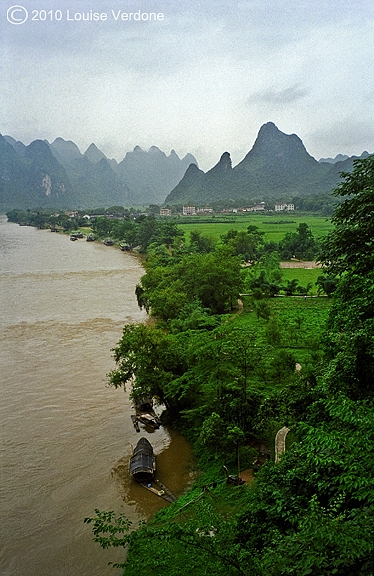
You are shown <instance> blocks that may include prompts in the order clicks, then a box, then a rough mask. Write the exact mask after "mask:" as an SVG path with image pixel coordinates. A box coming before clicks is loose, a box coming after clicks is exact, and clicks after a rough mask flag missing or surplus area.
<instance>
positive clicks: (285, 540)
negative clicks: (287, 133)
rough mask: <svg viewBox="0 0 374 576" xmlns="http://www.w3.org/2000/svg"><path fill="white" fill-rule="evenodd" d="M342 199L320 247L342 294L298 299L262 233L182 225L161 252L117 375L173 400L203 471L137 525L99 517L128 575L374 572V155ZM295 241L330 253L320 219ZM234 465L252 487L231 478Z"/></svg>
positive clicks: (101, 531)
mask: <svg viewBox="0 0 374 576" xmlns="http://www.w3.org/2000/svg"><path fill="white" fill-rule="evenodd" d="M336 194H337V195H339V196H341V197H342V198H343V202H342V203H341V204H340V206H339V207H338V208H337V209H336V211H335V214H334V216H333V219H332V223H333V226H334V227H333V229H332V230H331V232H330V233H329V234H328V236H327V237H326V238H325V239H323V240H321V241H320V243H319V250H321V256H320V258H321V261H322V262H323V264H324V278H325V282H320V288H321V289H322V287H323V286H325V287H326V289H327V286H328V282H327V279H329V280H331V279H335V285H334V288H335V290H334V291H331V292H330V291H329V290H328V289H327V290H328V292H329V293H330V295H331V298H326V297H325V296H324V297H323V296H321V297H319V298H318V297H315V298H308V297H307V296H306V293H305V292H304V296H303V295H302V291H301V292H300V295H299V296H298V297H295V296H287V294H289V293H291V294H292V287H290V286H289V285H286V284H284V283H282V276H281V269H280V267H279V254H278V253H277V252H274V251H273V252H272V251H270V250H269V251H268V250H265V249H264V246H265V245H264V243H263V236H262V234H261V231H259V230H258V229H255V228H251V229H250V230H248V229H247V231H246V232H245V234H244V235H241V236H239V232H237V231H236V233H231V234H229V233H226V235H225V236H224V237H223V238H222V239H221V241H220V242H219V243H217V244H216V245H212V242H211V240H209V239H205V238H204V237H203V236H201V235H199V234H196V233H195V235H193V234H192V235H191V236H190V240H189V242H188V243H186V242H183V237H182V236H181V234H180V231H178V229H177V228H175V229H174V230H172V229H171V228H169V235H168V236H167V241H165V238H164V240H163V242H160V241H154V242H152V243H148V245H147V257H146V260H145V271H146V274H145V275H144V276H143V278H142V280H141V283H140V284H139V286H138V287H137V291H136V292H137V297H138V302H139V305H140V306H144V307H145V308H146V309H147V310H148V311H149V314H150V315H152V316H153V317H154V319H155V323H154V324H153V325H152V326H151V325H149V324H147V325H143V324H142V325H128V326H125V327H124V330H123V335H122V338H121V340H120V342H119V343H118V346H117V347H116V349H115V351H114V356H115V361H116V368H115V370H113V372H112V374H111V375H110V381H111V383H112V385H114V386H116V387H117V386H122V385H124V384H125V383H126V382H127V381H128V380H129V379H133V380H134V382H135V385H134V387H133V396H134V398H136V397H137V396H138V395H139V396H140V395H144V394H147V395H148V394H150V395H152V396H154V397H156V398H158V399H159V401H160V402H161V403H162V404H164V406H165V408H166V410H165V412H164V414H163V421H164V423H165V424H166V423H168V424H169V425H172V426H175V427H177V428H178V429H179V430H180V431H182V432H183V433H184V434H185V435H186V436H187V437H188V438H189V439H190V441H191V442H192V443H193V445H194V449H195V453H196V455H197V457H198V458H199V465H200V470H201V474H200V477H199V478H198V480H197V481H196V483H195V485H194V487H193V488H192V490H190V491H189V492H188V493H186V494H185V495H184V496H183V497H182V498H180V499H179V500H178V501H177V502H175V503H173V504H172V505H171V506H170V507H169V508H167V509H164V510H163V511H162V512H160V513H158V514H157V515H156V517H155V518H154V519H153V520H152V521H150V522H149V523H148V524H143V525H141V526H140V527H138V528H137V529H134V528H135V527H132V526H131V523H130V522H129V521H128V520H127V519H126V518H124V517H123V516H118V517H116V516H115V515H114V514H113V512H102V511H100V510H97V511H96V515H95V516H94V517H93V518H88V519H86V522H88V523H90V524H92V525H93V533H94V538H95V539H96V540H97V541H98V542H99V543H100V544H101V545H102V546H104V547H108V546H123V547H124V548H125V549H127V550H128V554H127V558H126V561H124V564H123V567H124V570H125V572H124V574H125V576H133V575H135V574H139V573H141V574H145V573H154V574H163V575H166V576H177V575H178V576H179V575H187V574H191V573H192V574H196V575H197V576H207V575H208V574H209V575H211V574H213V573H214V574H217V575H222V576H223V575H225V576H227V575H229V576H231V575H232V576H234V575H235V576H237V575H241V576H269V575H270V576H281V575H295V576H303V575H305V576H306V575H308V574H313V575H316V576H330V575H331V574H337V575H340V576H350V575H353V574H355V575H359V576H369V575H371V574H373V541H374V506H373V504H374V490H373V488H374V480H373V478H374V442H373V440H374V388H373V377H374V339H373V333H374V331H373V328H374V304H373V303H374V299H373V290H374V288H373V287H374V250H373V242H374V229H373V226H374V224H373V222H374V220H373V218H372V217H371V216H372V214H373V212H374V157H373V156H371V157H369V158H368V159H366V160H359V161H356V162H355V167H354V170H353V172H352V173H347V174H345V175H344V180H343V182H342V183H341V185H340V186H339V187H338V188H337V190H336ZM289 234H291V236H287V235H286V236H285V238H283V240H281V242H280V249H284V250H286V249H287V247H290V246H292V247H293V248H295V246H296V244H295V241H296V240H297V241H298V244H297V246H296V247H297V249H299V250H301V249H302V250H307V251H308V250H310V249H312V248H313V249H315V239H314V237H313V235H311V234H310V230H309V227H308V225H307V224H306V223H304V226H302V225H301V224H300V225H299V226H298V228H297V230H296V232H293V233H291V232H289ZM238 236H239V237H238ZM158 238H159V239H160V235H159V236H158ZM243 246H246V249H248V251H250V252H251V254H250V256H251V258H250V259H251V262H252V264H251V266H243V265H242V264H243V251H239V247H243ZM280 293H281V294H283V295H282V296H277V294H280ZM243 294H245V296H241V297H240V295H243ZM238 300H241V302H242V304H243V306H242V305H241V302H238ZM299 365H301V369H297V368H300V366H299ZM283 426H287V427H288V428H290V430H291V432H290V438H289V442H288V444H287V450H286V452H285V453H284V454H283V456H282V457H281V459H280V461H279V462H275V461H274V452H273V441H274V435H275V432H276V431H277V430H278V429H279V428H281V427H283ZM223 466H226V467H227V469H228V472H229V473H230V474H231V475H232V476H236V475H239V476H240V474H241V473H242V472H244V471H246V472H247V473H248V471H249V470H251V471H252V472H251V475H249V476H248V474H247V478H253V480H252V481H251V482H249V483H247V484H240V485H233V484H232V483H230V482H226V481H225V477H224V474H223V468H222V467H223Z"/></svg>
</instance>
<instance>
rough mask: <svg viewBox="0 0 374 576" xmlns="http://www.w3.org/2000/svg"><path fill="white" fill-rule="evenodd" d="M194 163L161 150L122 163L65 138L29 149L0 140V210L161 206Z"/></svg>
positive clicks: (136, 152)
mask: <svg viewBox="0 0 374 576" xmlns="http://www.w3.org/2000/svg"><path fill="white" fill-rule="evenodd" d="M191 163H196V164H197V161H196V159H195V157H194V156H193V155H192V154H187V155H186V156H185V157H184V158H182V159H181V158H179V156H178V155H177V154H176V152H175V151H174V150H172V151H171V153H170V155H169V156H167V155H166V154H165V153H164V152H162V151H161V150H160V149H159V148H157V147H156V146H152V147H151V148H150V149H149V150H148V152H146V151H144V150H142V149H141V148H140V147H139V146H136V147H135V148H134V150H133V152H127V154H126V155H125V157H124V158H123V160H122V161H121V162H119V163H118V162H116V160H114V159H108V158H107V157H106V156H105V154H104V153H103V152H101V150H99V149H98V148H97V147H96V146H95V144H91V145H90V146H89V147H88V149H87V150H86V152H85V153H84V154H82V153H81V152H80V150H79V148H78V146H77V145H76V144H75V143H74V142H72V141H69V140H68V141H67V140H64V139H63V138H57V139H56V140H55V141H54V142H52V143H51V144H50V143H49V142H48V141H46V140H35V141H34V142H31V144H29V146H25V145H24V144H23V143H22V142H19V141H16V140H15V139H14V138H12V137H11V136H1V135H0V210H1V211H5V210H10V209H12V208H23V209H27V208H35V207H48V206H50V207H56V208H76V209H79V208H84V209H89V208H97V207H101V206H102V207H106V206H127V207H129V206H142V205H144V206H148V205H149V204H162V203H163V201H164V200H165V197H166V196H167V195H168V193H169V192H170V191H171V190H172V189H173V188H174V187H175V186H176V185H177V184H178V182H179V181H180V180H181V178H182V177H183V175H184V173H185V172H186V170H187V168H188V166H189V165H190V164H191Z"/></svg>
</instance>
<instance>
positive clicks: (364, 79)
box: [0, 0, 374, 170]
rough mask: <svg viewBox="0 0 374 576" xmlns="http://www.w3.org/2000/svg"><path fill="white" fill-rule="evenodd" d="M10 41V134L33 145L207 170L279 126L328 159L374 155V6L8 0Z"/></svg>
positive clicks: (5, 84) (366, 1)
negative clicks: (189, 161) (58, 142)
mask: <svg viewBox="0 0 374 576" xmlns="http://www.w3.org/2000/svg"><path fill="white" fill-rule="evenodd" d="M18 2H19V3H20V4H18ZM14 6H16V8H14ZM139 11H140V12H139ZM94 13H102V15H101V18H102V19H101V20H99V21H96V20H94V19H92V20H88V21H86V20H83V19H84V18H87V16H88V17H90V18H91V17H92V18H94V17H95V15H94ZM122 13H127V20H126V19H122ZM130 13H133V14H132V16H130ZM150 13H155V14H158V20H156V21H153V20H152V21H150V20H149V18H150ZM134 14H135V15H136V16H135V18H141V19H140V20H137V19H135V20H134ZM26 16H27V20H26V21H25V22H23V20H24V19H25V18H26ZM124 18H126V16H124ZM130 18H131V20H130ZM11 21H13V22H16V23H15V24H14V23H11ZM22 22H23V23H22ZM0 32H1V37H2V50H3V55H2V63H3V66H4V69H3V70H1V91H0V93H1V119H0V132H1V133H2V134H4V135H5V134H9V135H11V136H13V137H14V138H16V139H18V140H21V141H22V142H24V143H25V144H29V143H30V142H31V141H32V140H35V139H36V138H42V139H44V138H45V139H47V140H49V141H50V142H51V141H53V140H54V139H55V138H57V137H59V136H61V137H62V138H64V139H66V140H73V141H74V142H75V143H76V144H77V145H78V146H79V148H80V149H81V151H82V152H84V151H85V150H86V148H87V147H88V146H89V145H90V143H91V142H94V143H95V144H96V145H97V146H98V147H99V148H100V149H101V150H102V151H103V152H104V153H105V154H106V155H107V156H109V157H114V158H116V159H117V160H121V159H122V158H123V156H124V155H125V153H126V152H127V151H129V150H132V149H133V148H134V147H135V146H136V145H140V146H141V147H142V148H144V149H146V150H147V149H148V148H150V146H152V145H155V146H158V147H159V148H161V150H163V151H164V152H166V153H167V154H169V153H170V150H171V149H173V148H174V149H175V151H176V152H177V154H178V155H179V156H181V157H182V156H184V155H185V154H186V153H187V152H191V153H193V154H194V155H195V156H196V158H197V160H198V161H199V165H200V167H201V168H202V169H203V170H207V169H209V168H211V167H212V166H213V165H214V164H216V163H217V161H218V160H219V158H220V156H221V154H222V153H223V152H225V151H228V152H230V153H231V157H232V159H233V164H234V165H235V164H237V163H238V162H239V161H240V160H241V159H242V158H243V157H244V155H245V154H246V153H247V152H248V151H249V150H250V149H251V147H252V145H253V143H254V140H255V138H256V135H257V133H258V130H259V129H260V127H261V125H262V124H264V123H265V122H268V121H272V122H275V124H276V125H277V126H278V128H279V129H280V130H282V131H283V132H286V133H287V134H291V133H296V134H297V135H298V136H300V138H301V139H302V140H303V142H304V144H305V146H306V148H307V150H308V152H309V153H310V154H312V155H313V156H314V157H316V158H317V159H319V158H320V157H321V156H335V155H336V154H338V153H343V154H349V155H353V154H356V155H359V154H361V152H363V151H364V150H368V151H369V152H374V2H373V0H243V1H238V2H233V1H231V2H229V1H227V0H205V1H204V0H202V1H200V2H197V1H194V2H193V1H191V0H185V1H183V0H180V1H178V2H174V1H172V0H122V1H118V0H2V2H1V8H0Z"/></svg>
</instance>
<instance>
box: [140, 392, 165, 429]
mask: <svg viewBox="0 0 374 576" xmlns="http://www.w3.org/2000/svg"><path fill="white" fill-rule="evenodd" d="M135 410H136V419H137V420H138V421H139V422H141V423H142V424H145V425H149V426H152V428H155V429H156V430H157V429H158V428H160V426H161V422H160V420H159V419H158V417H157V414H156V412H155V411H154V410H153V400H152V398H151V397H150V396H141V397H140V398H137V399H136V400H135Z"/></svg>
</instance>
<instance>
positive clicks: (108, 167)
mask: <svg viewBox="0 0 374 576" xmlns="http://www.w3.org/2000/svg"><path fill="white" fill-rule="evenodd" d="M366 156H368V152H364V153H363V154H362V155H361V157H366ZM354 158H356V157H345V156H342V155H338V156H337V157H336V158H335V159H332V158H324V159H321V160H320V162H318V161H317V160H315V159H314V158H313V157H312V156H310V155H309V154H308V152H307V151H306V149H305V146H304V144H303V143H302V141H301V139H300V138H299V137H298V136H296V134H292V135H287V134H284V133H283V132H281V131H280V130H279V129H278V128H277V127H276V126H275V124H273V123H272V122H268V123H267V124H264V125H263V126H262V127H261V129H260V131H259V133H258V136H257V138H256V141H255V143H254V145H253V147H252V149H251V150H250V151H249V152H248V154H247V155H246V156H245V158H244V159H243V160H242V161H241V162H240V163H239V164H238V165H237V166H235V167H234V168H233V167H232V163H231V158H230V154H229V153H228V152H224V153H223V154H222V156H221V158H220V160H219V162H218V163H217V164H216V165H215V166H214V167H213V168H212V169H211V170H209V171H208V172H203V171H202V170H200V169H199V167H198V163H197V161H196V159H195V158H194V156H193V155H192V154H187V155H186V156H185V157H184V158H182V159H181V158H179V156H178V155H177V154H176V152H175V151H174V150H172V151H171V153H170V155H169V156H167V155H166V154H165V153H164V152H162V151H161V150H160V149H159V148H157V147H156V146H152V147H151V148H150V149H149V150H148V151H144V150H142V149H141V148H140V147H139V146H136V147H135V148H134V150H133V151H132V152H127V154H126V155H125V157H124V158H123V160H122V161H121V162H119V163H118V162H117V161H116V160H114V159H108V158H107V157H106V156H105V154H104V153H103V152H101V150H99V149H98V148H97V147H96V146H95V144H91V145H90V146H89V147H88V149H87V150H86V151H85V152H84V154H82V153H81V152H80V150H79V148H78V146H77V145H76V144H75V143H74V142H72V141H67V140H64V139H63V138H57V139H56V140H55V141H54V142H52V143H49V142H48V141H46V140H35V141H34V142H31V144H29V145H28V146H25V145H24V144H23V143H22V142H19V141H16V140H15V139H14V138H12V137H11V136H1V135H0V211H2V212H4V211H7V210H10V209H12V208H22V209H28V208H36V207H48V206H49V207H55V208H75V209H79V208H84V209H89V208H97V207H100V206H102V207H106V206H126V207H130V206H139V205H143V206H148V205H149V204H164V203H166V204H184V203H193V204H197V205H202V204H211V203H214V202H215V201H218V200H220V201H229V200H231V201H235V200H238V201H245V202H246V203H248V204H250V203H254V202H258V201H263V200H272V199H275V200H287V201H289V200H290V199H291V198H292V197H294V196H306V195H312V194H315V193H321V192H329V191H331V190H332V189H333V188H334V187H335V186H336V185H337V183H338V182H339V173H340V172H342V171H347V172H348V171H350V170H351V169H352V165H353V160H354Z"/></svg>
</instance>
